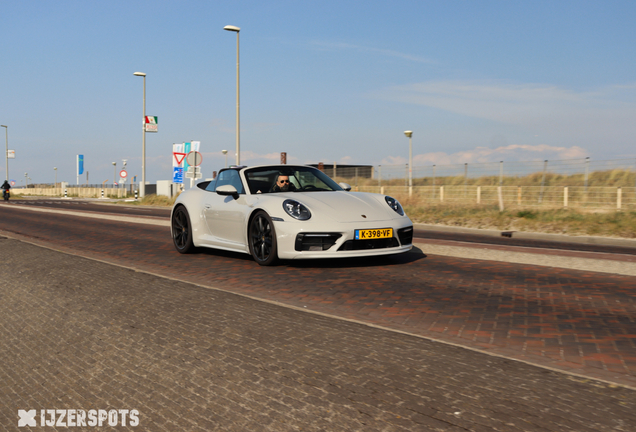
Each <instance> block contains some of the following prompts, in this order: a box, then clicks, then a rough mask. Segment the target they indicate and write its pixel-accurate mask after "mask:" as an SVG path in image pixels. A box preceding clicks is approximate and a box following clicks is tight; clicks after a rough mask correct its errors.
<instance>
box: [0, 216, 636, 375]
mask: <svg viewBox="0 0 636 432" xmlns="http://www.w3.org/2000/svg"><path fill="white" fill-rule="evenodd" d="M4 210H5V211H4V212H3V214H2V216H3V228H4V229H6V230H8V231H11V232H14V233H15V232H17V233H22V234H26V235H28V236H31V237H30V238H31V239H33V240H37V241H46V242H52V243H54V244H55V247H58V248H66V249H67V250H70V251H74V252H75V253H78V252H79V253H82V254H84V255H86V256H91V257H95V258H98V259H102V260H108V261H111V262H116V263H119V264H124V265H128V266H131V267H135V268H139V269H143V270H147V271H152V272H155V273H158V274H163V275H167V276H171V277H175V278H177V279H180V280H187V281H191V282H195V283H199V284H202V285H206V286H214V287H219V288H222V289H225V290H229V291H234V292H239V293H242V294H248V295H251V296H254V297H259V298H264V299H268V300H274V301H279V302H284V303H286V304H290V305H293V306H297V307H301V308H308V309H311V310H314V311H319V312H324V313H329V314H332V315H337V316H340V317H344V318H349V319H355V320H360V321H364V322H368V323H373V324H379V325H382V326H385V327H389V328H393V329H398V330H403V331H407V332H409V333H413V334H418V335H423V336H427V337H433V338H437V339H440V340H445V341H448V342H452V343H457V344H460V345H463V346H468V347H472V348H477V349H480V350H485V351H488V352H492V353H495V354H500V355H505V356H507V357H510V358H515V359H521V360H525V361H529V362H532V363H536V364H542V365H546V366H550V367H554V368H560V369H567V370H574V371H576V372H578V373H581V374H583V375H585V376H589V377H597V378H602V379H606V380H610V381H613V382H617V383H621V384H628V385H632V386H634V387H636V378H635V376H636V344H635V342H636V319H635V317H636V303H635V300H634V299H635V298H636V295H635V294H636V278H634V277H627V276H618V275H607V274H599V273H591V272H580V271H573V270H564V269H554V268H547V267H537V266H528V265H518V264H516V265H515V264H505V263H496V262H484V261H474V260H467V259H459V258H450V257H439V256H437V257H436V256H429V257H425V255H423V254H421V253H417V252H415V253H411V254H405V255H401V256H397V257H393V258H388V259H387V258H379V259H373V260H370V261H369V260H346V261H335V260H331V261H312V262H308V261H299V262H292V263H287V264H284V265H281V266H278V267H274V268H261V267H259V266H257V265H255V263H254V262H253V261H252V260H251V258H250V257H249V256H247V255H239V254H231V253H223V252H216V251H204V252H202V253H200V254H198V255H192V256H181V255H178V254H177V253H176V252H175V251H174V249H173V247H172V245H171V243H170V241H169V238H168V237H169V235H168V233H167V230H166V229H165V228H161V227H153V226H144V225H135V226H131V227H129V226H127V225H125V224H121V223H115V222H108V221H98V222H95V221H93V220H90V219H83V218H73V217H68V216H60V215H56V214H48V215H47V216H46V218H43V216H42V214H41V213H38V214H33V213H30V212H27V211H19V210H15V211H14V210H13V209H7V208H4Z"/></svg>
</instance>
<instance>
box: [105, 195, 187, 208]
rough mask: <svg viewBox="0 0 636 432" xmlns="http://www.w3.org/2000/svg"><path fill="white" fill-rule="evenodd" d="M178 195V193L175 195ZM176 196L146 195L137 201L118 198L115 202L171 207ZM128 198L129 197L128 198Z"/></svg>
mask: <svg viewBox="0 0 636 432" xmlns="http://www.w3.org/2000/svg"><path fill="white" fill-rule="evenodd" d="M177 196H178V195H177ZM177 196H175V197H173V198H168V197H167V196H164V195H154V194H153V195H146V196H145V197H143V198H140V199H138V200H137V201H126V200H120V201H117V202H116V204H126V205H131V204H132V205H149V206H159V207H172V205H173V204H174V202H175V200H176V199H177ZM128 199H130V198H128Z"/></svg>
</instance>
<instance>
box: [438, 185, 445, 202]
mask: <svg viewBox="0 0 636 432" xmlns="http://www.w3.org/2000/svg"><path fill="white" fill-rule="evenodd" d="M439 202H444V186H440V187H439Z"/></svg>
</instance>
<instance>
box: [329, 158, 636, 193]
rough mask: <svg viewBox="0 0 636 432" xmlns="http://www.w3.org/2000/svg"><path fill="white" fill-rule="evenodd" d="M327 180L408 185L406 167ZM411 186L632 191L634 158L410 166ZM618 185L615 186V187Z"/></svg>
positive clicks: (350, 171)
mask: <svg viewBox="0 0 636 432" xmlns="http://www.w3.org/2000/svg"><path fill="white" fill-rule="evenodd" d="M324 171H325V173H326V174H327V175H329V176H331V177H334V178H335V177H339V178H344V179H349V180H353V181H354V183H356V182H357V183H360V184H364V183H365V182H368V180H374V181H375V182H376V183H377V184H378V185H381V184H382V183H384V184H386V185H393V184H395V185H397V184H398V183H403V184H404V185H405V186H408V185H409V166H408V164H404V165H377V166H371V165H367V166H357V167H351V166H347V167H338V166H335V167H334V166H329V167H328V168H327V167H326V168H325V169H324ZM410 177H411V179H412V183H413V186H417V185H420V186H429V185H444V184H456V183H466V184H475V183H479V184H481V185H487V184H490V185H499V186H502V185H505V184H506V183H508V184H510V183H516V182H519V181H521V182H523V183H524V184H527V185H533V184H534V185H541V184H544V185H546V184H550V185H552V186H592V185H596V186H600V185H601V184H599V183H603V184H602V185H607V184H606V183H608V182H610V183H611V184H609V185H610V186H634V187H636V158H635V159H613V160H599V161H592V160H591V159H590V158H581V159H568V160H554V161H549V160H544V161H529V162H505V161H501V162H490V163H464V164H451V165H433V164H432V165H428V166H421V165H420V166H418V165H414V166H413V169H412V172H411V173H410ZM617 182H618V183H620V184H615V183H617Z"/></svg>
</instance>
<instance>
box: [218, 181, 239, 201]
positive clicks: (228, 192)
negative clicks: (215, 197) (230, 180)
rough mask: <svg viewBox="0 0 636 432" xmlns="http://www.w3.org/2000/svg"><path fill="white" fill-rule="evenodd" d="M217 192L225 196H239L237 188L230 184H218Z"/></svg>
mask: <svg viewBox="0 0 636 432" xmlns="http://www.w3.org/2000/svg"><path fill="white" fill-rule="evenodd" d="M216 193H217V194H219V195H223V196H233V197H235V198H237V197H238V191H237V190H236V188H235V187H234V186H232V185H229V184H227V185H223V186H218V187H217V188H216Z"/></svg>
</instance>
